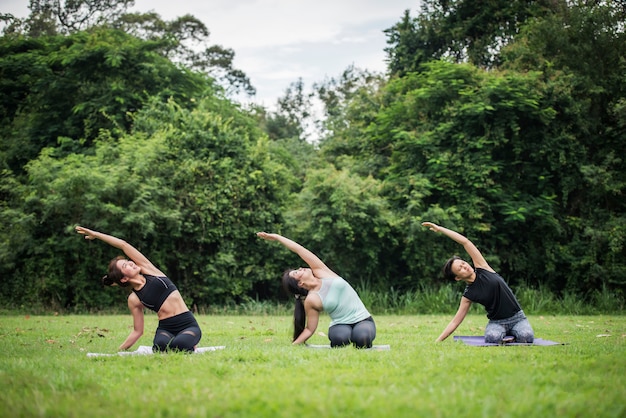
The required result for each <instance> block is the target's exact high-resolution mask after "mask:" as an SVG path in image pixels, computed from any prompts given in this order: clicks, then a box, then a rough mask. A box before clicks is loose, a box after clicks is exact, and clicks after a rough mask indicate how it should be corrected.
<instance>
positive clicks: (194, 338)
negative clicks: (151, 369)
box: [152, 311, 202, 352]
mask: <svg viewBox="0 0 626 418" xmlns="http://www.w3.org/2000/svg"><path fill="white" fill-rule="evenodd" d="M201 337H202V331H201V330H200V326H199V325H198V322H197V321H196V318H195V317H194V316H193V314H192V313H191V311H187V312H183V313H181V314H178V315H175V316H172V317H171V318H166V319H163V320H161V321H159V326H158V327H157V329H156V333H155V335H154V341H153V346H152V350H153V351H167V350H177V351H188V352H191V351H193V350H194V347H195V346H196V344H198V342H199V341H200V338H201Z"/></svg>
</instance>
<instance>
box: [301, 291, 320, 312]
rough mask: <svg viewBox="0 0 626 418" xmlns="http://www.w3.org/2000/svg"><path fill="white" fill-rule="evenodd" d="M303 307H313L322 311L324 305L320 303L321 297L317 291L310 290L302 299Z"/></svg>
mask: <svg viewBox="0 0 626 418" xmlns="http://www.w3.org/2000/svg"><path fill="white" fill-rule="evenodd" d="M304 308H305V309H315V310H316V311H322V310H323V309H324V306H323V305H322V298H320V295H319V294H317V292H310V293H309V294H308V295H307V297H306V299H304Z"/></svg>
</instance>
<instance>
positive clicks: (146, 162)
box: [0, 96, 292, 310]
mask: <svg viewBox="0 0 626 418" xmlns="http://www.w3.org/2000/svg"><path fill="white" fill-rule="evenodd" d="M268 145H269V141H268V140H267V139H266V138H265V137H264V135H262V134H261V132H260V131H259V130H258V128H257V127H256V126H255V124H254V121H253V120H252V119H250V118H249V117H248V116H246V115H245V114H243V113H241V112H240V111H239V110H238V109H237V108H236V107H235V106H234V105H233V104H231V103H229V102H227V101H224V100H222V99H218V98H216V97H214V96H207V97H206V98H204V99H202V100H200V101H199V102H198V106H197V108H195V109H193V110H189V109H186V108H184V107H183V106H180V105H178V104H177V103H175V102H174V101H170V102H168V103H167V104H163V103H162V102H161V101H160V100H159V99H155V100H154V101H153V102H152V103H151V105H150V106H149V107H147V108H146V109H144V110H142V111H140V112H139V114H138V116H137V119H136V124H135V129H134V131H133V133H132V134H126V135H123V136H121V137H120V138H119V139H115V138H112V137H111V136H110V135H107V134H106V132H105V131H103V132H102V133H101V135H100V136H99V137H98V139H97V141H96V142H95V144H94V150H93V153H92V154H91V155H84V154H69V155H67V156H63V155H60V156H59V155H56V154H57V152H56V150H55V149H53V148H46V149H45V150H44V151H43V152H42V153H41V155H40V157H39V158H37V159H35V160H33V161H31V162H30V163H29V164H28V165H27V171H28V178H29V181H28V183H26V184H23V185H18V184H15V183H13V184H12V183H11V182H10V179H9V180H8V181H7V182H3V188H4V189H3V190H4V191H3V193H4V194H5V197H6V203H7V204H6V205H5V206H4V207H3V208H2V212H1V214H0V216H1V217H2V219H3V220H6V221H9V222H11V223H12V224H14V225H15V230H7V231H4V230H3V232H2V234H1V235H0V237H1V238H2V239H0V257H2V259H1V262H0V265H1V266H2V267H1V268H0V269H1V270H0V273H1V274H2V275H3V277H12V278H14V280H11V284H8V285H7V286H6V287H4V288H3V290H2V291H1V292H0V295H1V297H2V299H3V300H4V301H5V302H7V303H8V304H9V305H15V304H16V303H21V302H18V301H24V302H25V301H32V302H35V301H37V302H38V303H40V304H48V305H49V306H57V307H60V308H65V309H79V310H84V309H93V308H102V307H105V306H109V305H110V304H111V303H112V302H114V301H119V300H120V296H119V295H118V293H119V292H108V291H105V290H103V289H102V288H101V287H100V286H99V285H97V284H98V281H99V278H100V277H101V276H102V274H104V273H103V272H104V271H105V269H106V264H107V262H108V260H109V259H111V258H112V257H114V256H115V255H117V253H116V250H115V249H112V248H108V247H107V246H103V245H92V244H94V243H93V242H84V240H80V239H79V238H80V237H78V236H77V235H76V234H75V232H74V231H73V230H72V227H73V225H76V224H82V225H85V226H90V227H93V228H95V229H99V230H102V231H106V232H108V233H112V234H114V235H116V236H119V237H121V238H124V239H127V240H128V241H129V242H132V243H133V244H135V245H136V246H137V247H138V248H139V249H140V250H141V251H143V252H145V253H146V254H147V255H149V256H150V258H151V260H152V261H153V262H155V264H157V265H159V266H160V267H161V268H162V269H163V270H164V271H166V272H167V273H168V275H169V276H170V277H171V278H172V280H174V281H175V282H176V283H177V285H178V286H179V288H180V289H181V292H183V294H184V295H185V297H186V299H187V302H188V303H189V304H190V305H193V306H195V307H198V308H202V307H206V306H209V305H212V304H224V303H228V302H229V301H230V302H233V301H235V302H237V301H242V300H246V299H247V298H249V297H256V295H257V294H262V295H264V296H267V295H268V294H272V295H273V294H275V293H277V289H278V282H277V281H275V280H273V277H271V276H270V273H269V271H270V270H269V268H268V269H267V270H266V269H262V268H259V266H264V265H273V263H276V261H275V260H276V257H272V255H271V254H269V253H268V252H267V250H264V249H263V248H265V247H266V246H263V245H262V244H260V243H259V242H258V241H257V239H256V236H255V234H254V233H255V232H256V231H258V230H262V229H270V230H271V229H275V228H276V225H277V224H280V223H282V214H281V207H282V202H283V201H284V200H285V199H286V197H287V193H288V188H287V189H285V185H288V184H289V183H290V182H291V181H292V180H291V176H290V175H289V173H288V172H287V170H286V169H285V167H284V166H282V165H281V164H280V163H277V162H275V161H274V160H273V159H272V157H271V155H270V154H269V146H268ZM11 186H13V187H11ZM121 293H123V292H121Z"/></svg>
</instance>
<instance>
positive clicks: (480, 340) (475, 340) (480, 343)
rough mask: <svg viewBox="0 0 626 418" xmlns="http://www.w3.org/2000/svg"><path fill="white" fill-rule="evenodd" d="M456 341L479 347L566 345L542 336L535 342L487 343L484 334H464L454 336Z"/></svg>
mask: <svg viewBox="0 0 626 418" xmlns="http://www.w3.org/2000/svg"><path fill="white" fill-rule="evenodd" d="M454 341H461V342H463V343H465V344H467V345H474V346H477V347H490V346H500V345H565V344H563V343H557V342H555V341H550V340H544V339H541V338H535V339H534V341H533V343H532V344H531V343H515V342H513V343H505V344H496V343H486V342H485V337H484V336H483V335H472V336H469V335H462V336H454Z"/></svg>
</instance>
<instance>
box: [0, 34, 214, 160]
mask: <svg viewBox="0 0 626 418" xmlns="http://www.w3.org/2000/svg"><path fill="white" fill-rule="evenodd" d="M160 48H161V42H160V41H141V40H139V39H137V38H134V37H131V36H129V35H126V34H125V33H123V32H121V31H118V30H111V29H103V28H100V29H97V30H93V31H91V32H79V33H75V34H72V35H69V36H55V37H40V38H34V39H33V38H8V37H3V38H0V77H1V79H2V81H1V82H0V92H1V94H2V95H3V97H6V98H7V100H4V101H3V102H2V104H1V105H0V118H1V119H0V120H1V121H2V128H0V136H1V137H2V138H3V140H2V145H1V147H0V163H1V164H2V166H3V167H5V168H6V167H8V168H10V169H12V170H14V171H16V172H20V171H21V168H22V167H23V165H24V164H25V163H26V162H27V161H29V160H31V159H34V158H35V157H36V155H37V154H38V152H39V151H40V150H41V149H43V148H44V147H49V146H55V147H58V148H59V149H60V150H61V149H65V150H66V152H74V151H77V150H81V149H85V148H86V147H88V146H89V145H90V144H91V142H92V141H93V140H94V138H96V137H97V136H98V134H99V131H100V130H101V129H107V130H109V131H110V132H112V133H114V134H115V135H120V134H123V133H125V132H128V131H129V130H130V128H131V126H132V120H133V119H132V118H133V113H134V112H136V111H137V110H138V109H140V108H141V107H142V106H143V104H144V102H145V101H146V100H147V98H148V97H149V96H160V97H161V98H163V99H164V100H165V99H167V98H168V97H173V98H175V99H177V100H180V101H181V102H183V103H186V104H188V105H193V103H192V102H190V99H191V98H192V97H194V96H196V95H198V94H199V93H200V92H202V91H204V90H205V89H208V88H211V86H212V84H211V81H210V80H209V79H207V78H206V77H204V76H202V75H200V74H197V73H192V72H190V71H188V70H185V69H183V68H179V67H177V66H176V65H174V64H173V63H171V62H170V61H169V60H167V59H165V58H163V57H162V56H161V55H160V54H159V53H158V50H159V49H160ZM60 138H63V139H61V142H60V143H59V142H58V141H59V140H60Z"/></svg>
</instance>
